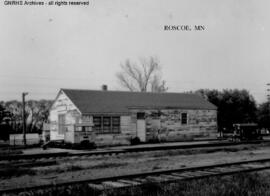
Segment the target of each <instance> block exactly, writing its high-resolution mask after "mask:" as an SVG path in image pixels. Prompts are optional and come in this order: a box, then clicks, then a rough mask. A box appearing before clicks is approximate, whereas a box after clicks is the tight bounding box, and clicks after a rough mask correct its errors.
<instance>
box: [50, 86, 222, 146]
mask: <svg viewBox="0 0 270 196" xmlns="http://www.w3.org/2000/svg"><path fill="white" fill-rule="evenodd" d="M49 122H50V139H51V140H65V141H66V142H71V143H79V142H81V141H83V140H84V139H86V138H87V139H89V140H91V141H93V142H95V144H96V145H98V146H102V145H126V144H130V141H131V139H133V138H136V137H137V138H139V140H140V141H141V142H155V141H158V142H167V141H187V140H200V139H210V138H215V137H216V135H217V108H216V106H214V105H213V104H211V103H209V102H208V101H206V100H205V99H203V98H202V97H200V96H198V95H195V94H185V93H149V92H124V91H108V90H107V87H106V86H104V88H103V90H78V89H61V90H60V91H59V93H58V95H57V96H56V99H55V101H54V103H53V105H52V107H51V109H50V114H49ZM76 135H77V136H78V135H81V136H80V137H79V138H78V137H76Z"/></svg>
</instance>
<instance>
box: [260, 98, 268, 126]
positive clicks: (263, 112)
mask: <svg viewBox="0 0 270 196" xmlns="http://www.w3.org/2000/svg"><path fill="white" fill-rule="evenodd" d="M257 116H258V123H259V125H260V126H261V127H263V128H270V102H265V103H262V104H261V105H259V107H258V113H257Z"/></svg>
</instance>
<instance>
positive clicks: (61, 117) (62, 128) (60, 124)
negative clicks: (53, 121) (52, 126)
mask: <svg viewBox="0 0 270 196" xmlns="http://www.w3.org/2000/svg"><path fill="white" fill-rule="evenodd" d="M65 124H66V122H65V114H59V115H58V133H59V134H64V133H65Z"/></svg>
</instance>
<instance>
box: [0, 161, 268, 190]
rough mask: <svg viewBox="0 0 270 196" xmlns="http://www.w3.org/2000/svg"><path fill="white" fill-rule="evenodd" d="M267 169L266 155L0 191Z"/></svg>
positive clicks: (113, 185)
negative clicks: (244, 159) (247, 159)
mask: <svg viewBox="0 0 270 196" xmlns="http://www.w3.org/2000/svg"><path fill="white" fill-rule="evenodd" d="M265 169H270V158H268V159H257V160H249V161H241V162H232V163H223V164H215V165H206V166H200V167H189V168H181V169H173V170H161V171H155V172H146V173H137V174H131V175H122V176H114V177H107V178H97V179H84V180H73V181H67V182H63V183H59V184H54V185H51V184H47V185H39V186H32V187H21V188H14V189H5V190H4V189H2V190H0V194H18V193H20V192H28V191H31V193H33V192H35V191H40V190H44V189H45V190H46V189H50V188H53V189H54V190H55V189H57V188H65V187H68V186H71V185H81V184H84V185H87V186H88V188H89V189H90V190H98V191H104V190H108V189H119V188H124V189H126V188H131V187H134V186H145V185H147V184H149V183H176V182H179V181H186V180H192V179H200V178H206V177H212V176H222V175H231V174H236V173H243V172H254V171H259V170H265Z"/></svg>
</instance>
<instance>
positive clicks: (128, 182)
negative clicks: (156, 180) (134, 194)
mask: <svg viewBox="0 0 270 196" xmlns="http://www.w3.org/2000/svg"><path fill="white" fill-rule="evenodd" d="M117 182H122V183H126V184H130V185H132V186H137V185H141V183H139V182H136V181H132V180H117Z"/></svg>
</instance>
